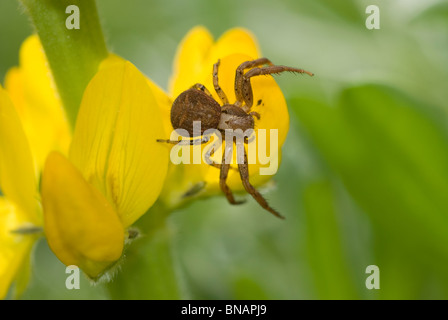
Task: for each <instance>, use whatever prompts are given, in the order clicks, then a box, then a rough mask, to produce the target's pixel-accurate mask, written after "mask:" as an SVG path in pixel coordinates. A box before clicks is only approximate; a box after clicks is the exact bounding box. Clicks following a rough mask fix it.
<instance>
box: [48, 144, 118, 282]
mask: <svg viewBox="0 0 448 320" xmlns="http://www.w3.org/2000/svg"><path fill="white" fill-rule="evenodd" d="M42 204H43V209H44V222H45V224H44V225H45V235H46V238H47V241H48V244H49V246H50V248H51V250H52V251H53V252H54V253H55V255H56V256H57V257H58V258H59V259H60V260H61V261H62V262H63V263H64V264H66V265H76V266H78V267H80V268H81V269H83V271H84V272H85V273H86V274H87V275H89V276H90V277H92V278H95V277H97V276H98V275H99V274H100V273H101V272H102V271H103V270H104V269H105V268H107V267H108V266H109V265H111V264H112V263H113V262H114V261H116V260H118V259H119V258H120V256H121V253H122V251H123V243H124V229H123V226H122V224H121V221H120V219H119V218H118V215H117V214H116V212H115V211H114V209H113V207H112V206H111V205H110V204H109V202H108V201H107V200H106V198H105V197H104V196H103V195H102V194H101V193H100V192H99V191H98V190H97V189H95V188H94V187H92V186H91V185H90V184H88V183H87V182H86V181H85V179H84V178H83V177H82V175H81V173H80V172H79V171H78V170H77V169H76V168H75V167H74V166H73V165H72V164H71V163H70V161H68V159H66V158H65V157H64V156H62V155H61V154H60V153H57V152H53V153H51V154H50V155H49V156H48V159H47V161H46V164H45V167H44V171H43V175H42Z"/></svg>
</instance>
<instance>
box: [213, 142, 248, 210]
mask: <svg viewBox="0 0 448 320" xmlns="http://www.w3.org/2000/svg"><path fill="white" fill-rule="evenodd" d="M232 149H233V144H230V146H227V144H226V147H225V150H224V152H223V155H222V163H221V172H220V175H219V186H220V187H221V190H222V192H224V194H225V195H226V197H227V200H228V201H229V202H230V204H241V203H244V202H245V201H236V200H235V198H234V197H233V194H232V191H231V190H230V188H229V186H228V185H227V183H226V180H227V175H228V173H229V169H230V164H229V163H227V162H230V159H231V157H230V156H229V152H230V155H231V152H232ZM229 158H230V159H229ZM226 160H229V161H226Z"/></svg>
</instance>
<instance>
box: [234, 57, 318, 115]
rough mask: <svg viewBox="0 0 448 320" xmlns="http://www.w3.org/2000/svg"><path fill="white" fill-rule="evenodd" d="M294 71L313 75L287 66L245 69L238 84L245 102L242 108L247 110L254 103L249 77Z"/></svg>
mask: <svg viewBox="0 0 448 320" xmlns="http://www.w3.org/2000/svg"><path fill="white" fill-rule="evenodd" d="M285 71H289V72H296V73H306V74H308V75H309V76H313V75H314V74H313V73H311V72H309V71H306V70H303V69H297V68H292V67H287V66H273V65H271V66H267V67H262V68H253V69H251V70H249V71H247V72H246V73H245V74H243V75H242V76H241V80H240V84H239V85H241V87H240V88H239V89H238V90H240V91H241V97H242V99H243V100H244V102H245V103H246V106H244V107H243V109H244V110H245V111H246V112H248V111H249V110H250V108H252V104H253V103H254V98H253V93H252V86H251V84H250V78H251V77H255V76H261V75H268V74H279V73H281V72H285Z"/></svg>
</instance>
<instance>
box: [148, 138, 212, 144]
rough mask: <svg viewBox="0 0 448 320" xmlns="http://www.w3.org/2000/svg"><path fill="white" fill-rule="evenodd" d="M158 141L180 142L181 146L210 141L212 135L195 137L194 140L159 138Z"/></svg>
mask: <svg viewBox="0 0 448 320" xmlns="http://www.w3.org/2000/svg"><path fill="white" fill-rule="evenodd" d="M156 141H157V142H162V143H170V144H178V145H180V146H186V145H190V146H192V145H197V144H204V143H207V142H209V141H210V136H204V137H202V138H199V139H193V140H170V139H157V140H156Z"/></svg>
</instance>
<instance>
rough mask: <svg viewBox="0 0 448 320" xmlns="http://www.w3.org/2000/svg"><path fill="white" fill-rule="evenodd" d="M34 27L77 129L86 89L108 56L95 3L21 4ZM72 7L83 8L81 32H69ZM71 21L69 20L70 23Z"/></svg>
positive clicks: (54, 0)
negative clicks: (68, 24)
mask: <svg viewBox="0 0 448 320" xmlns="http://www.w3.org/2000/svg"><path fill="white" fill-rule="evenodd" d="M20 1H21V2H22V3H23V5H24V7H25V9H26V11H27V13H28V15H29V16H30V17H31V20H32V22H33V24H34V27H35V29H36V31H37V33H38V35H39V38H40V40H41V42H42V45H43V47H44V50H45V54H46V56H47V59H48V61H49V64H50V68H51V71H52V73H53V77H54V80H55V82H56V85H57V88H58V91H59V94H60V96H61V99H62V102H63V104H64V107H65V110H66V113H67V118H68V120H69V122H70V124H71V126H72V128H74V125H75V122H76V116H77V114H78V109H79V106H80V103H81V99H82V95H83V92H84V89H85V88H86V86H87V84H88V83H89V81H90V79H91V78H92V77H93V75H94V74H95V73H96V71H97V70H98V65H99V63H100V62H101V61H102V60H103V59H104V58H105V57H106V56H107V54H108V51H107V48H106V44H105V41H104V37H103V33H102V30H101V25H100V22H99V19H98V13H97V9H96V3H95V1H94V0H20ZM69 5H76V6H77V7H78V8H79V22H80V23H79V26H80V28H79V29H68V28H67V27H66V20H67V18H69V17H70V16H71V14H72V12H71V11H69V13H66V8H67V7H68V6H69ZM70 20H71V19H69V21H70Z"/></svg>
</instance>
